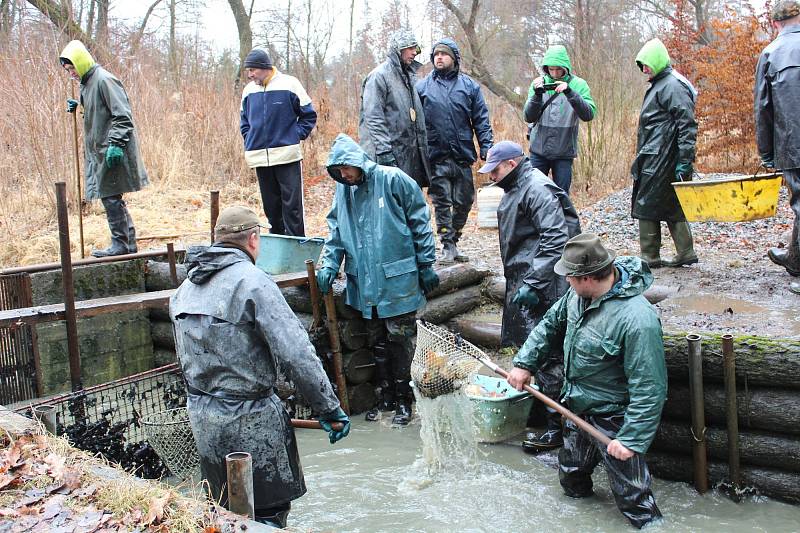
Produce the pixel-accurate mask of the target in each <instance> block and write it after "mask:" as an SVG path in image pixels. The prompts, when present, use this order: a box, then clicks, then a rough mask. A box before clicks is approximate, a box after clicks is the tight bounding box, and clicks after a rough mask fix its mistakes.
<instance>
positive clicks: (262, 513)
mask: <svg viewBox="0 0 800 533" xmlns="http://www.w3.org/2000/svg"><path fill="white" fill-rule="evenodd" d="M291 509H292V504H291V503H285V504H283V505H281V506H278V507H269V508H267V509H256V510H255V512H254V514H255V521H256V522H258V523H259V524H265V525H268V526H272V527H274V528H278V529H284V528H285V527H286V522H287V520H288V519H289V511H290V510H291Z"/></svg>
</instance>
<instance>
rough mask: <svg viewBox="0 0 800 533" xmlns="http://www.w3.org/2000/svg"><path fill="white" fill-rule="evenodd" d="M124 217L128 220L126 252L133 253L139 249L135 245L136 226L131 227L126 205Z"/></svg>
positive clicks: (131, 222) (129, 214)
mask: <svg viewBox="0 0 800 533" xmlns="http://www.w3.org/2000/svg"><path fill="white" fill-rule="evenodd" d="M125 218H126V219H127V220H128V253H129V254H135V253H136V252H138V251H139V247H138V246H137V245H136V228H134V227H133V218H131V213H130V211H128V206H127V205H126V206H125Z"/></svg>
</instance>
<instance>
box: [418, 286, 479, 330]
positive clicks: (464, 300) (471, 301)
mask: <svg viewBox="0 0 800 533" xmlns="http://www.w3.org/2000/svg"><path fill="white" fill-rule="evenodd" d="M480 303H481V288H480V286H478V285H473V286H472V287H467V288H465V289H461V290H458V291H456V292H452V293H450V294H446V295H444V296H440V297H438V298H434V299H432V300H428V305H426V306H425V309H424V310H423V311H422V314H421V318H422V319H424V320H427V321H428V322H432V323H434V324H441V323H443V322H447V321H448V320H450V319H451V318H453V317H454V316H456V315H460V314H462V313H466V312H467V311H469V310H470V309H472V308H473V307H476V306H478V305H480Z"/></svg>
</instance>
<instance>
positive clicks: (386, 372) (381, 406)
mask: <svg viewBox="0 0 800 533" xmlns="http://www.w3.org/2000/svg"><path fill="white" fill-rule="evenodd" d="M373 353H374V354H375V378H376V380H377V385H376V386H375V396H377V397H378V403H377V405H375V406H374V407H373V408H372V409H370V410H369V411H367V414H366V415H364V420H366V421H367V422H375V421H376V420H379V419H380V418H381V412H382V411H392V410H394V408H395V401H394V383H393V381H394V380H393V378H392V367H391V361H389V353H388V351H387V349H386V344H385V343H379V344H376V345H375V348H374V349H373Z"/></svg>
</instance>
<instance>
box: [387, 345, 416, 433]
mask: <svg viewBox="0 0 800 533" xmlns="http://www.w3.org/2000/svg"><path fill="white" fill-rule="evenodd" d="M388 347H389V349H390V350H391V352H392V355H391V357H392V372H393V374H394V393H395V401H396V408H395V412H394V417H392V425H393V426H407V425H408V423H409V422H411V402H413V401H414V391H412V390H411V355H410V354H409V353H408V352H407V350H406V349H405V348H404V347H403V345H402V344H400V343H396V342H390V343H389V344H388Z"/></svg>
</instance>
